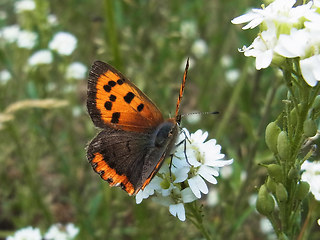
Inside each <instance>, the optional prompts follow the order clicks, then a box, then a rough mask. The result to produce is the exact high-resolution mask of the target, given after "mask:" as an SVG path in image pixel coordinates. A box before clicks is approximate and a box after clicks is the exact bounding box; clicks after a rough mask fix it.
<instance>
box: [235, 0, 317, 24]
mask: <svg viewBox="0 0 320 240" xmlns="http://www.w3.org/2000/svg"><path fill="white" fill-rule="evenodd" d="M295 3H296V0H275V1H274V2H272V3H270V4H269V5H268V6H267V7H265V8H263V9H252V10H251V11H250V12H248V13H246V14H244V15H241V16H239V17H236V18H234V19H233V20H232V21H231V22H232V23H233V24H241V23H246V22H249V23H248V24H247V25H245V26H244V27H243V28H242V29H252V28H255V27H256V26H258V25H260V24H261V23H262V22H263V21H273V22H277V23H287V24H291V25H294V24H298V23H299V22H300V21H301V19H303V17H307V16H309V15H310V14H312V13H313V12H314V10H313V9H311V6H312V2H309V3H307V4H305V5H301V6H297V7H293V5H294V4H295Z"/></svg>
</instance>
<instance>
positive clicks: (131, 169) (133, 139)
mask: <svg viewBox="0 0 320 240" xmlns="http://www.w3.org/2000/svg"><path fill="white" fill-rule="evenodd" d="M155 134H156V133H149V134H146V133H139V132H130V131H124V130H121V129H113V128H110V127H107V128H105V129H104V130H102V131H101V132H100V133H99V134H98V135H97V136H96V137H95V138H94V139H93V140H92V141H91V143H90V144H89V147H88V149H87V157H88V159H89V162H90V163H91V165H92V167H93V169H94V170H95V171H96V172H97V173H98V174H99V175H100V176H101V178H102V179H104V180H106V181H108V182H109V184H110V186H121V187H122V188H123V189H124V190H125V191H127V192H128V193H129V194H130V195H132V194H135V193H137V192H138V191H139V190H140V189H143V188H144V187H145V186H146V185H147V184H148V183H149V182H150V180H151V179H152V177H153V176H154V175H155V173H156V172H157V171H158V170H159V168H160V166H161V164H162V162H163V160H164V158H165V156H166V152H167V150H168V147H169V145H170V144H171V143H172V139H173V138H174V136H172V137H169V138H166V139H165V141H164V142H162V143H161V144H160V145H159V144H157V141H156V140H155V139H156V138H157V136H155ZM170 147H171V146H170Z"/></svg>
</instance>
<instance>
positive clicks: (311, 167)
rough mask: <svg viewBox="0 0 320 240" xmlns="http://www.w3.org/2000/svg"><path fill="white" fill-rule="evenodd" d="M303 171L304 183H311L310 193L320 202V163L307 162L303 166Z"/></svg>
mask: <svg viewBox="0 0 320 240" xmlns="http://www.w3.org/2000/svg"><path fill="white" fill-rule="evenodd" d="M301 170H302V171H303V173H302V176H301V179H302V181H305V182H307V183H309V185H310V191H311V192H312V194H313V195H314V197H315V199H316V200H318V201H320V184H319V182H320V162H319V161H314V162H309V161H305V162H304V163H303V164H302V166H301Z"/></svg>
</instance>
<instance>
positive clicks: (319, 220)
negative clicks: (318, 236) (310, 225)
mask: <svg viewBox="0 0 320 240" xmlns="http://www.w3.org/2000/svg"><path fill="white" fill-rule="evenodd" d="M317 223H318V225H319V226H320V218H319V219H318V221H317Z"/></svg>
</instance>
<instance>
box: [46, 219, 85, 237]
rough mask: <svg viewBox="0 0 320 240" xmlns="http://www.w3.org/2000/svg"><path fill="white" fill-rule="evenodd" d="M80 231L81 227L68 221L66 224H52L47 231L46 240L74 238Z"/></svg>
mask: <svg viewBox="0 0 320 240" xmlns="http://www.w3.org/2000/svg"><path fill="white" fill-rule="evenodd" d="M78 233H79V229H78V228H77V227H75V226H74V224H73V223H68V224H67V225H66V226H64V225H62V224H60V223H57V224H54V225H52V226H51V227H50V228H49V230H48V231H47V232H46V233H45V235H44V238H45V239H46V240H72V239H74V238H75V237H76V236H77V235H78Z"/></svg>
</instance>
